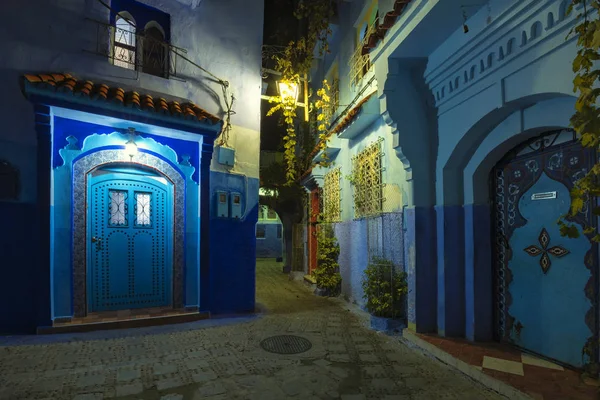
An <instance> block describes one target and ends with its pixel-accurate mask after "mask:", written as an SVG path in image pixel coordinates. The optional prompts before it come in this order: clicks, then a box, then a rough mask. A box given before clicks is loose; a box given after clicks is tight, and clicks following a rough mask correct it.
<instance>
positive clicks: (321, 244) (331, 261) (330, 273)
mask: <svg viewBox="0 0 600 400" xmlns="http://www.w3.org/2000/svg"><path fill="white" fill-rule="evenodd" d="M339 255H340V245H339V244H338V242H337V240H336V238H335V235H334V234H333V228H332V227H331V226H329V225H320V226H319V232H318V234H317V268H316V269H315V270H314V272H313V276H314V277H315V279H316V280H317V287H318V288H320V289H325V290H326V291H327V293H328V294H329V295H330V296H336V295H337V294H338V293H339V291H340V285H341V283H342V276H341V275H340V272H339V271H340V265H339V264H338V262H337V260H338V256H339Z"/></svg>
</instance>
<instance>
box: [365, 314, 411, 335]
mask: <svg viewBox="0 0 600 400" xmlns="http://www.w3.org/2000/svg"><path fill="white" fill-rule="evenodd" d="M404 328H406V324H405V323H404V321H403V320H401V319H394V318H385V317H376V316H374V315H371V329H373V330H376V331H380V332H390V333H391V332H394V331H398V332H402V330H403V329H404Z"/></svg>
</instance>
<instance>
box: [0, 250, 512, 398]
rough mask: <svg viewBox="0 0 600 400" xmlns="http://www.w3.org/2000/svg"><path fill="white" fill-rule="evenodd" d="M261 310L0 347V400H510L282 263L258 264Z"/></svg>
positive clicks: (14, 340)
mask: <svg viewBox="0 0 600 400" xmlns="http://www.w3.org/2000/svg"><path fill="white" fill-rule="evenodd" d="M257 300H258V302H259V303H260V304H261V305H262V306H263V309H264V311H263V313H261V314H260V315H258V316H256V317H240V318H224V319H213V320H207V321H200V322H195V323H188V324H181V325H172V326H167V327H156V328H141V329H138V330H128V331H106V332H92V333H87V334H72V335H54V336H36V337H4V338H0V345H1V346H2V347H0V372H1V373H0V398H1V399H6V400H19V399H35V400H42V399H44V400H45V399H76V400H92V399H94V400H97V399H107V398H119V399H144V400H152V399H164V400H167V399H168V400H176V399H183V400H187V399H190V400H191V399H204V398H209V399H261V400H268V399H291V398H295V399H342V400H360V399H388V400H392V399H398V400H400V399H407V400H408V399H411V400H416V399H461V400H468V399H477V400H483V399H499V398H503V397H501V396H500V395H497V394H495V393H493V392H490V391H488V390H487V389H484V388H483V387H481V386H480V385H479V384H477V383H474V382H472V381H470V380H468V379H467V378H466V377H464V376H462V375H461V374H460V373H458V372H455V371H453V370H451V369H449V368H448V367H446V366H444V365H442V364H441V363H439V362H437V361H434V360H431V359H429V358H427V357H425V356H424V355H422V354H419V353H417V352H416V351H413V350H411V349H409V348H407V347H406V346H404V345H403V344H401V343H399V339H398V338H394V337H387V336H384V335H381V334H377V333H375V332H373V331H371V330H369V329H367V328H366V327H364V326H363V324H362V323H361V319H360V318H359V317H357V316H356V315H355V314H354V313H352V312H350V311H349V310H348V308H347V307H345V306H344V303H342V302H341V301H338V300H331V299H326V298H320V297H316V296H314V295H313V294H312V293H311V292H310V290H308V288H306V287H304V286H302V285H301V284H300V283H298V282H294V281H290V280H289V278H288V275H287V274H282V273H281V264H280V263H275V262H272V261H258V262H257ZM276 335H294V336H299V337H302V338H305V339H307V340H308V341H310V345H311V347H310V349H309V350H308V351H305V352H303V353H298V354H275V353H270V352H268V351H265V350H264V349H263V348H261V345H260V343H261V342H262V341H263V340H264V339H266V338H269V337H272V336H276ZM300 344H302V343H300Z"/></svg>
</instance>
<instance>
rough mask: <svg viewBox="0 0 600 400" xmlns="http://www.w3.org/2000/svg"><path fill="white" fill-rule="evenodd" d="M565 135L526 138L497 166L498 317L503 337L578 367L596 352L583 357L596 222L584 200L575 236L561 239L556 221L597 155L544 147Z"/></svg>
mask: <svg viewBox="0 0 600 400" xmlns="http://www.w3.org/2000/svg"><path fill="white" fill-rule="evenodd" d="M561 135H562V136H561ZM565 135H566V136H568V135H569V132H563V133H556V134H555V136H552V135H551V136H545V137H544V138H542V139H540V140H541V141H538V142H537V144H535V145H532V143H536V142H532V143H529V144H528V146H526V147H524V148H522V149H521V150H520V152H519V151H518V152H517V154H516V155H513V157H511V158H510V159H508V160H506V161H505V162H503V163H501V164H499V165H498V166H497V168H496V169H495V171H494V175H495V176H494V186H495V188H494V189H495V197H496V199H495V243H496V257H495V262H496V280H497V282H496V294H497V299H496V300H497V301H496V307H497V323H498V331H499V336H500V339H502V340H504V341H508V342H510V343H513V344H515V345H516V346H518V347H521V348H523V349H526V350H529V351H531V352H534V353H537V354H539V355H542V356H544V357H547V358H550V359H553V360H556V361H559V362H560V363H564V364H569V365H573V366H576V367H582V366H583V365H584V364H585V363H586V362H589V361H594V359H595V358H597V355H596V354H594V353H591V354H587V355H584V348H585V347H586V345H587V344H589V343H594V342H595V341H596V340H597V333H598V330H597V325H596V320H597V308H596V307H597V283H596V279H597V272H598V271H597V257H596V251H597V250H596V246H595V245H594V244H593V243H592V241H591V240H590V236H591V235H590V236H586V235H584V234H583V228H582V227H583V226H584V225H587V224H589V223H591V222H593V220H592V216H591V210H590V207H589V206H588V205H586V208H585V209H584V211H583V212H582V213H580V215H578V216H577V217H575V218H573V219H572V221H571V222H573V223H574V224H575V225H576V226H577V227H578V229H579V231H580V237H579V238H566V237H562V236H561V235H560V231H559V227H558V225H557V220H558V219H559V217H560V216H561V215H563V214H565V213H567V212H568V210H569V207H570V204H571V199H570V195H569V191H570V189H571V188H572V187H573V183H574V182H575V181H577V180H578V179H579V178H581V177H582V176H583V175H584V174H585V173H586V171H588V170H589V168H590V167H591V165H592V164H593V162H594V159H595V154H594V152H592V151H589V150H584V149H583V148H581V146H580V145H579V144H578V143H576V142H573V141H566V142H563V143H562V144H558V145H553V146H551V145H550V146H549V144H552V142H553V141H555V140H556V141H560V138H561V137H562V138H563V139H564V138H565ZM557 139H558V140H557ZM519 153H520V154H519Z"/></svg>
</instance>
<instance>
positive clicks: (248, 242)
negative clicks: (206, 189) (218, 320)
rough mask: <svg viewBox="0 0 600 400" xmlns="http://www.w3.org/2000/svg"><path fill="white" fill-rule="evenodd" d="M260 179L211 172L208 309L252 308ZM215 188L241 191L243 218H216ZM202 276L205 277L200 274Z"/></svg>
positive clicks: (220, 311)
mask: <svg viewBox="0 0 600 400" xmlns="http://www.w3.org/2000/svg"><path fill="white" fill-rule="evenodd" d="M258 187H259V180H258V179H256V178H247V177H245V176H243V175H234V174H225V173H221V172H215V171H213V172H211V174H210V188H211V193H213V195H212V200H211V212H210V215H211V217H210V311H211V312H212V313H214V314H231V313H245V312H253V311H254V305H255V292H256V283H255V279H256V240H255V227H256V222H257V221H258ZM217 190H225V191H233V192H238V193H241V195H242V218H240V219H231V218H219V217H217V216H216V215H217V212H216V200H217V199H216V196H215V195H214V193H215V191H217ZM201 279H204V277H201Z"/></svg>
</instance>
